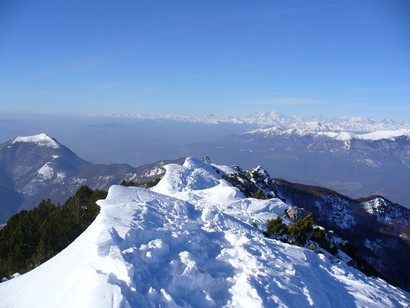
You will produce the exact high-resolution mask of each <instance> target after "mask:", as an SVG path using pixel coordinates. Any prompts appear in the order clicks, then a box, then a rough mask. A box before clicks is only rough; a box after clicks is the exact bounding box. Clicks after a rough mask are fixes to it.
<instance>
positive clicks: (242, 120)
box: [93, 111, 410, 132]
mask: <svg viewBox="0 0 410 308" xmlns="http://www.w3.org/2000/svg"><path fill="white" fill-rule="evenodd" d="M93 116H95V117H101V116H103V117H107V118H113V119H134V120H139V121H145V120H150V121H176V122H190V123H201V124H210V125H212V124H238V125H255V126H259V127H272V126H279V127H281V128H282V129H284V130H286V129H298V128H302V129H305V130H306V129H309V130H311V131H316V132H317V131H335V132H343V131H346V132H373V131H380V130H397V129H402V128H407V129H410V122H409V121H393V120H389V119H383V120H373V119H368V118H366V117H359V116H356V117H339V118H326V117H321V116H319V117H301V116H287V115H283V114H281V113H279V112H276V111H265V112H258V113H255V114H253V115H250V116H241V117H240V116H237V117H235V116H221V115H212V114H210V115H206V116H193V115H176V114H141V113H133V114H126V115H125V114H104V115H100V114H95V115H93Z"/></svg>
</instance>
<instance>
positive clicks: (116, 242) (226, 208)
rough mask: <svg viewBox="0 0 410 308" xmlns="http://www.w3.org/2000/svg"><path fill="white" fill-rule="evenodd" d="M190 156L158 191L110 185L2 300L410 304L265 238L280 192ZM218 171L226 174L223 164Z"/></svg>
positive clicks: (395, 292) (279, 209) (350, 272)
mask: <svg viewBox="0 0 410 308" xmlns="http://www.w3.org/2000/svg"><path fill="white" fill-rule="evenodd" d="M222 169H223V170H225V171H226V170H228V168H227V167H224V168H218V166H211V165H208V164H203V163H202V162H200V161H198V160H195V159H187V161H186V162H185V164H184V165H183V166H179V165H168V166H166V170H167V171H166V174H165V177H164V178H163V179H162V180H161V181H160V183H159V184H158V185H157V186H156V187H155V188H154V189H152V190H146V189H142V188H136V187H128V188H127V187H122V186H112V187H111V188H110V190H109V193H108V196H107V198H106V199H105V200H101V201H99V202H98V204H99V205H100V206H101V213H100V214H99V216H98V217H97V218H96V220H95V221H94V222H93V223H92V224H91V226H90V227H89V228H88V229H87V230H86V231H85V232H84V233H83V234H82V235H81V236H80V237H79V238H78V239H77V240H76V241H75V242H73V243H72V244H71V245H70V246H69V247H68V248H67V249H65V250H64V251H62V252H61V253H60V254H58V255H57V256H56V257H54V258H53V259H51V260H50V261H48V262H46V263H45V264H43V265H41V266H40V267H38V268H37V269H35V270H33V271H31V272H29V273H27V274H25V275H22V276H20V277H18V278H15V279H13V280H11V281H8V282H5V283H2V284H0V299H1V303H0V306H2V307H308V306H315V307H357V306H359V307H400V306H403V307H406V306H408V305H409V304H410V295H409V294H408V293H406V292H404V291H401V290H400V289H397V288H394V287H392V286H390V285H389V284H387V283H386V282H384V281H382V280H380V279H375V278H369V277H367V276H364V275H363V274H361V273H360V272H358V271H356V270H354V269H352V268H350V267H348V266H347V265H345V264H344V263H340V261H339V262H338V263H336V262H334V263H332V262H331V260H330V258H329V257H328V256H324V255H318V254H316V253H314V252H311V251H310V250H307V249H304V248H300V247H296V246H291V245H288V244H285V243H282V242H280V241H276V240H273V239H268V238H265V237H264V236H263V235H262V232H261V230H259V229H258V228H256V227H254V226H253V225H252V222H257V223H258V224H259V225H260V226H261V228H262V226H263V222H264V221H266V219H268V218H274V217H275V216H276V215H277V214H279V215H282V214H283V211H284V209H286V208H287V205H286V204H284V203H283V202H282V201H280V200H278V199H271V200H255V199H252V198H244V196H243V195H242V194H241V193H240V192H239V191H238V190H237V189H236V188H233V187H232V186H230V184H229V183H228V182H226V181H225V180H223V179H222V177H221V175H220V174H219V173H222V172H224V171H222ZM218 172H219V173H218Z"/></svg>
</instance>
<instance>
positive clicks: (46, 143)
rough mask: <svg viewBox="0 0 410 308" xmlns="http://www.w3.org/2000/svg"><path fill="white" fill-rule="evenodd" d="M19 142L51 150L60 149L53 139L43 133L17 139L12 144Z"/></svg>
mask: <svg viewBox="0 0 410 308" xmlns="http://www.w3.org/2000/svg"><path fill="white" fill-rule="evenodd" d="M19 142H27V143H34V144H36V145H38V146H41V147H51V148H53V149H58V148H60V145H59V143H58V142H57V141H56V140H55V139H53V138H51V137H50V136H48V135H47V134H44V133H42V134H38V135H34V136H26V137H17V138H15V139H13V140H12V144H15V143H19Z"/></svg>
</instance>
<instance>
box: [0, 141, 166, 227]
mask: <svg viewBox="0 0 410 308" xmlns="http://www.w3.org/2000/svg"><path fill="white" fill-rule="evenodd" d="M162 165H164V162H158V163H154V164H149V165H145V166H141V167H138V168H134V167H131V166H130V165H127V164H112V165H94V164H92V163H90V162H88V161H85V160H83V159H81V158H79V157H78V156H77V155H76V154H75V153H73V152H72V151H71V150H70V149H68V148H67V147H65V146H64V145H62V144H61V143H59V142H58V141H57V140H55V139H53V138H51V137H49V136H48V135H46V134H39V135H35V136H27V137H17V138H14V139H12V140H10V141H8V142H6V143H4V144H1V145H0V188H1V189H0V200H1V201H2V202H1V203H2V204H1V207H2V208H5V209H7V210H5V211H2V212H1V213H0V223H1V222H5V221H6V220H7V218H8V217H10V216H11V214H14V213H15V212H17V211H18V210H20V209H31V208H33V207H35V206H36V205H37V204H38V203H39V202H40V201H41V200H43V199H47V198H50V199H51V200H52V201H53V202H55V203H57V202H60V203H63V202H64V201H66V199H67V198H68V197H70V196H71V195H73V194H74V193H75V191H76V190H77V189H78V188H79V187H80V186H81V185H88V186H89V187H91V188H93V189H102V190H106V189H108V188H109V187H110V186H111V185H113V184H119V183H120V182H121V181H122V180H127V181H131V180H134V181H144V180H145V181H146V180H150V179H152V178H153V177H157V176H159V175H161V174H163V173H164V170H162V169H161V166H162ZM153 170H154V171H155V172H156V173H155V172H154V173H155V174H154V173H152V172H153ZM150 172H151V173H150Z"/></svg>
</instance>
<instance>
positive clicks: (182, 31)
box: [0, 0, 410, 120]
mask: <svg viewBox="0 0 410 308" xmlns="http://www.w3.org/2000/svg"><path fill="white" fill-rule="evenodd" d="M271 110H276V111H279V112H282V113H285V114H288V115H293V114H301V115H303V114H305V115H312V114H316V115H318V114H321V115H327V116H335V115H336V116H337V115H348V116H349V115H364V116H366V115H367V116H370V117H374V118H383V117H387V118H393V119H408V120H410V1H408V0H383V1H381V0H339V1H337V0H335V1H333V0H318V1H315V0H313V1H302V0H300V1H285V0H269V1H264V0H258V1H252V0H247V1H244V0H207V1H205V0H203V1H199V0H184V1H183V0H174V1H171V0H161V1H156V0H149V1H146V0H143V1H142V0H132V1H131V0H121V1H118V0H116V1H115V0H111V1H106V0H99V1H95V0H80V1H78V0H59V1H56V0H49V1H46V0H35V1H32V0H2V1H1V2H0V113H5V112H11V111H12V112H22V113H30V112H37V113H38V112H41V113H43V112H53V113H91V112H97V113H174V114H194V115H201V114H204V115H206V114H222V115H248V114H252V113H254V112H257V111H271Z"/></svg>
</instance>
